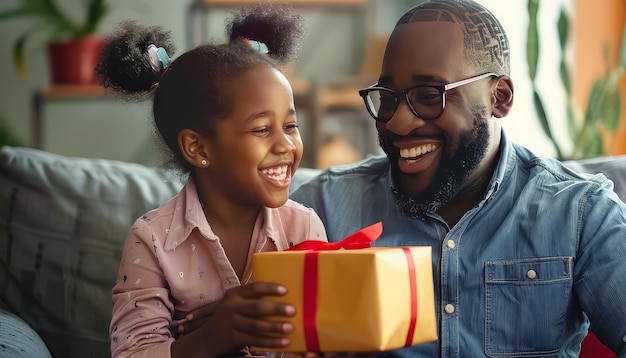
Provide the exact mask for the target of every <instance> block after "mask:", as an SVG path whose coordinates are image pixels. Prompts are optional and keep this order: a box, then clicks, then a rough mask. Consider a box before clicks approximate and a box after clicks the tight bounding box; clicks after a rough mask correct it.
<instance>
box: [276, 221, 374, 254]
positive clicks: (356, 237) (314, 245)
mask: <svg viewBox="0 0 626 358" xmlns="http://www.w3.org/2000/svg"><path fill="white" fill-rule="evenodd" d="M382 232H383V223H382V222H380V221H379V222H377V223H376V224H373V225H370V226H368V227H365V228H363V229H361V230H359V231H357V232H355V233H354V234H352V235H350V236H348V237H346V238H345V239H343V240H341V241H338V242H325V241H320V240H306V241H302V242H301V243H299V244H296V245H294V246H292V247H290V248H288V249H287V250H286V251H289V250H292V251H295V250H313V251H329V250H340V249H345V250H353V249H364V248H368V247H370V246H371V243H372V242H374V241H375V240H376V239H378V237H379V236H380V234H382Z"/></svg>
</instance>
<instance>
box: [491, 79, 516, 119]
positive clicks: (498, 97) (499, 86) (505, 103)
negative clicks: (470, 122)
mask: <svg viewBox="0 0 626 358" xmlns="http://www.w3.org/2000/svg"><path fill="white" fill-rule="evenodd" d="M496 81H497V82H496V85H495V87H494V89H493V93H492V95H493V98H492V106H491V111H492V114H493V116H494V117H496V118H502V117H505V116H506V115H507V114H509V111H511V108H512V107H513V81H512V80H511V78H510V77H509V76H506V75H505V76H500V77H498V78H497V79H496Z"/></svg>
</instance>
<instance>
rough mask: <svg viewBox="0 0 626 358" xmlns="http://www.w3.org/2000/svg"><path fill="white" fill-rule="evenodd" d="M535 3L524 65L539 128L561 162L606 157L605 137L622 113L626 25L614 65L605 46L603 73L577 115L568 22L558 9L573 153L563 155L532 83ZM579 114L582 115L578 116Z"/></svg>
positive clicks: (535, 49) (535, 3)
mask: <svg viewBox="0 0 626 358" xmlns="http://www.w3.org/2000/svg"><path fill="white" fill-rule="evenodd" d="M538 7H539V1H538V0H528V15H529V24H528V35H527V43H526V48H527V63H528V72H529V76H530V79H531V82H532V89H533V100H534V104H535V110H536V112H537V117H538V119H539V122H540V124H541V127H542V129H543V131H544V133H545V134H546V136H547V137H548V139H549V140H550V141H551V142H552V145H553V146H554V149H555V151H556V157H557V158H558V159H560V160H571V159H583V158H591V157H598V156H602V155H605V152H606V151H605V147H606V143H605V142H606V139H605V137H606V136H607V133H608V134H610V135H612V134H613V133H614V132H615V131H616V130H617V129H618V125H619V121H620V115H621V111H622V102H621V97H622V92H621V91H622V89H621V87H620V86H621V84H620V83H621V81H622V79H623V78H625V77H626V25H625V26H624V29H623V33H622V39H621V44H620V45H619V49H618V53H617V62H616V63H615V64H614V65H612V64H611V63H610V61H609V57H610V56H609V55H610V53H609V52H610V51H609V48H608V45H607V46H605V47H604V53H603V55H604V62H605V71H604V73H602V74H601V75H599V76H597V77H596V78H595V80H594V82H593V85H592V88H591V91H590V93H589V96H588V98H587V103H586V106H585V108H583V109H582V111H577V109H576V108H575V105H574V103H573V102H572V89H571V77H570V69H569V68H568V65H567V62H566V55H565V53H566V51H567V48H566V46H567V41H568V38H569V30H570V27H569V18H568V15H567V13H566V11H565V9H563V8H561V11H560V14H559V20H558V23H557V30H558V35H559V44H560V51H561V62H560V64H559V75H560V78H561V81H562V85H563V89H564V90H565V94H566V99H567V102H566V106H567V108H566V116H567V122H566V123H567V129H568V134H569V139H570V141H571V145H572V150H571V151H570V152H565V151H564V150H563V149H562V147H561V145H560V143H559V142H558V141H557V138H556V136H555V134H554V131H553V129H552V124H553V123H552V121H551V119H550V118H548V114H547V111H546V106H545V105H544V102H543V100H542V96H541V94H540V89H539V86H538V84H537V83H536V82H535V77H536V74H537V68H538V63H539V31H538V23H537V15H538ZM581 112H582V113H581Z"/></svg>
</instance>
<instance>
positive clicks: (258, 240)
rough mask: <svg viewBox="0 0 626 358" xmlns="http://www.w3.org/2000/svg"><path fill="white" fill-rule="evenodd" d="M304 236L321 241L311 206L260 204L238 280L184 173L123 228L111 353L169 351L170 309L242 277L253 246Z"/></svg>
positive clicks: (206, 298)
mask: <svg viewBox="0 0 626 358" xmlns="http://www.w3.org/2000/svg"><path fill="white" fill-rule="evenodd" d="M309 239H313V240H323V241H327V238H326V232H325V230H324V226H323V224H322V221H321V220H320V219H319V217H318V216H317V214H316V213H315V212H314V211H313V210H312V209H309V208H306V207H304V206H302V205H300V204H298V203H296V202H294V201H291V200H289V201H287V203H285V205H283V206H281V207H279V208H274V209H271V208H264V209H263V210H262V211H261V212H260V213H259V216H258V218H257V221H256V224H255V226H254V231H253V235H252V238H251V242H250V249H249V250H250V251H249V253H248V261H247V263H246V267H245V271H244V274H243V276H242V277H243V282H240V281H239V278H238V277H237V274H236V273H235V270H234V269H233V267H232V266H231V264H230V262H229V261H228V258H227V257H226V254H225V252H224V249H223V247H222V245H221V243H220V239H219V238H218V237H217V236H216V235H215V234H214V233H213V231H211V227H210V225H209V223H208V222H207V220H206V217H205V216H204V212H203V210H202V206H201V205H200V201H199V199H198V194H197V192H196V187H195V184H194V182H193V180H191V179H190V180H188V182H187V184H186V185H185V186H184V187H183V189H182V190H181V191H180V193H179V194H178V195H176V196H175V197H174V198H172V199H170V200H169V201H168V202H166V203H165V204H163V205H162V206H161V207H159V208H158V209H155V210H152V211H150V212H148V213H146V214H145V215H144V216H143V217H141V218H139V219H137V221H135V223H134V225H133V226H132V228H131V229H130V231H129V234H128V237H127V239H126V243H125V245H124V252H123V255H122V260H121V264H120V269H119V273H118V277H117V283H116V285H115V287H113V317H112V319H111V325H110V336H111V353H112V357H114V358H116V357H151V358H160V357H164V358H169V357H170V345H171V344H172V342H173V341H174V338H172V335H171V333H170V329H169V328H170V326H171V325H172V324H173V323H177V322H176V321H174V319H173V316H174V314H176V317H184V315H185V314H186V313H188V312H190V311H192V310H194V309H196V308H198V307H200V306H203V305H205V304H208V303H211V302H214V301H218V300H220V299H221V298H222V297H223V296H224V293H225V292H226V290H228V289H230V288H232V287H235V286H239V285H241V284H242V283H248V282H249V281H250V278H251V274H252V272H251V259H252V253H254V252H262V251H277V250H284V249H286V248H288V247H289V246H290V244H297V243H299V242H301V241H304V240H309Z"/></svg>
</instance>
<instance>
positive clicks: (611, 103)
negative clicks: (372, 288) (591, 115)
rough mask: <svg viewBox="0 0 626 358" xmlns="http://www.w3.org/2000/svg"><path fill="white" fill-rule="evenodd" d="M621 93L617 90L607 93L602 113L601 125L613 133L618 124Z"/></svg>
mask: <svg viewBox="0 0 626 358" xmlns="http://www.w3.org/2000/svg"><path fill="white" fill-rule="evenodd" d="M621 97H622V94H621V93H620V92H619V91H615V92H612V93H609V95H608V98H607V104H606V107H604V113H603V115H602V118H601V120H602V125H603V126H604V128H605V129H606V130H608V131H609V132H611V133H613V132H615V131H616V130H617V127H618V126H619V120H620V113H621V110H622V98H621Z"/></svg>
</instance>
